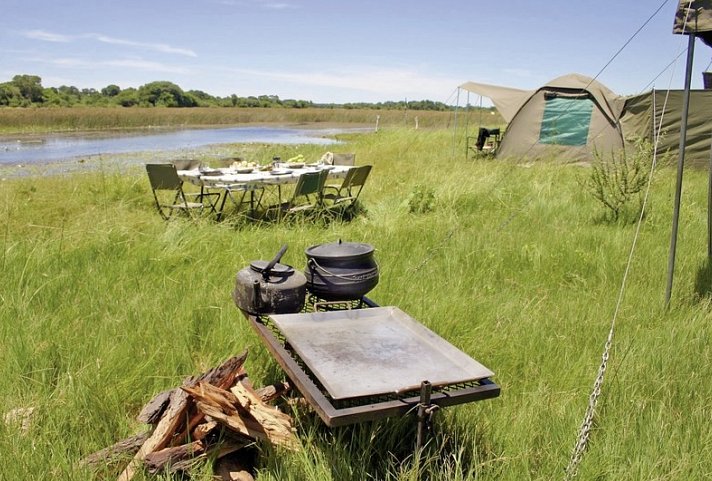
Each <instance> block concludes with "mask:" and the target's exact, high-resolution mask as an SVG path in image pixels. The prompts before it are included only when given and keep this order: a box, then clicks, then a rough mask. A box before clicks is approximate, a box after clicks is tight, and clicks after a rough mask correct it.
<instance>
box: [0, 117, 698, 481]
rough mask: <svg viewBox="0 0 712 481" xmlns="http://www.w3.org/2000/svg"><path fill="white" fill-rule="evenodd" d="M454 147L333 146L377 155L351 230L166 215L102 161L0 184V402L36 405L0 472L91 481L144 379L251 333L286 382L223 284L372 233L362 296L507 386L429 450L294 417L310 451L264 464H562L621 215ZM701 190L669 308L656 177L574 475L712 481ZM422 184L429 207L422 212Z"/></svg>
mask: <svg viewBox="0 0 712 481" xmlns="http://www.w3.org/2000/svg"><path fill="white" fill-rule="evenodd" d="M452 139H453V136H452V132H451V131H450V130H445V129H443V130H419V131H414V130H401V129H384V130H382V131H381V132H379V133H368V134H360V135H353V136H349V137H348V138H347V141H348V143H347V144H346V145H344V146H342V147H343V149H342V150H343V151H353V152H356V153H357V161H358V163H359V164H366V163H370V164H373V165H374V169H373V171H372V173H371V178H370V179H369V182H368V184H367V186H366V188H365V189H364V192H363V194H362V197H363V204H364V206H365V207H366V209H367V214H366V215H365V216H361V217H358V218H356V219H355V220H353V221H352V222H350V223H330V224H327V225H324V224H322V223H309V222H304V223H291V224H282V225H251V224H244V223H239V222H237V223H236V222H231V221H228V222H224V223H221V224H216V223H214V222H213V221H211V220H210V219H207V218H206V219H199V220H197V221H189V220H177V221H172V222H168V223H166V222H163V221H161V220H160V218H159V217H158V215H157V213H156V212H155V211H154V208H153V205H152V203H151V202H152V198H151V193H150V190H149V188H148V182H147V179H146V176H145V173H144V171H143V170H142V168H141V167H135V168H133V169H132V170H130V171H129V172H128V173H127V172H125V171H124V170H121V171H119V169H118V168H115V167H114V166H112V164H111V163H110V162H108V161H107V160H106V159H104V160H103V163H102V169H101V170H100V171H99V172H94V173H86V174H73V175H67V176H57V177H32V178H22V179H13V180H5V181H3V182H2V183H0V209H1V212H2V219H3V220H2V224H0V244H1V245H2V252H1V254H0V255H1V257H0V264H1V265H2V273H3V282H2V283H1V284H0V304H1V305H2V309H0V353H2V362H0V411H2V413H5V412H7V411H9V410H11V409H14V408H20V407H35V408H36V410H35V414H34V416H33V418H32V423H31V426H30V430H29V431H28V432H27V433H26V434H22V433H21V432H20V430H19V429H18V428H17V427H16V426H15V425H5V424H4V423H0V458H2V459H3V467H2V469H0V479H2V480H3V481H4V480H5V479H7V480H19V479H28V480H29V479H42V478H49V477H52V478H55V479H67V480H80V479H82V480H83V479H92V474H91V473H89V472H87V471H84V470H82V469H81V468H79V467H77V466H76V463H77V461H78V460H79V459H80V458H82V457H83V456H85V455H87V454H89V453H91V452H93V451H96V450H99V449H101V448H103V447H105V446H108V445H109V444H112V443H113V442H115V441H117V440H119V439H122V438H124V437H127V436H129V435H131V434H134V433H135V432H136V431H137V430H139V429H142V426H141V425H139V424H138V423H137V422H136V421H135V420H134V417H135V415H136V414H138V411H139V409H140V408H141V406H143V404H144V403H145V402H147V401H148V400H149V399H150V398H151V397H152V395H153V394H155V393H157V392H158V391H160V390H163V389H166V388H168V387H173V386H175V385H176V384H178V383H179V382H180V381H181V380H182V379H183V378H184V377H185V376H187V375H189V374H194V373H198V372H201V371H202V370H204V369H206V368H208V367H210V366H213V365H215V364H217V363H219V362H220V361H222V360H224V359H225V358H227V357H228V356H230V355H233V354H237V353H239V352H241V351H242V350H244V349H245V348H247V349H249V350H250V355H249V357H248V360H247V364H246V368H247V370H248V372H249V373H250V375H251V377H252V379H253V382H255V383H256V384H263V383H267V382H272V381H275V380H277V379H279V378H280V376H281V373H280V370H279V368H278V366H277V365H276V363H275V361H273V360H272V358H271V357H270V355H269V354H268V352H267V351H266V349H265V348H264V347H263V345H262V344H261V343H260V341H259V339H258V338H257V336H256V335H255V334H254V333H253V332H252V331H251V329H250V328H249V326H248V325H247V323H246V321H245V320H244V319H243V318H242V317H241V315H240V314H239V313H238V311H237V309H236V308H235V306H234V305H233V303H232V300H231V298H230V294H231V291H232V288H233V282H234V276H235V274H236V272H237V271H238V270H240V269H241V268H243V267H244V266H245V265H247V263H248V262H249V261H250V260H253V259H266V258H270V257H271V256H272V255H273V254H274V253H275V252H276V251H277V250H278V249H279V246H280V245H281V244H282V243H284V242H287V243H289V246H290V247H289V250H288V251H287V254H286V255H285V257H284V261H285V262H287V263H289V264H292V265H294V266H295V267H297V268H303V267H304V263H305V258H304V254H303V251H304V249H305V248H306V247H308V246H310V245H313V244H317V243H322V242H330V241H334V240H336V239H344V240H350V241H364V242H368V243H371V244H373V245H374V246H375V247H376V249H377V250H376V257H377V260H378V262H379V264H380V268H381V282H380V283H379V285H378V286H377V287H376V289H375V290H374V291H373V292H372V293H371V297H372V298H373V299H374V300H375V301H376V302H378V303H380V304H382V305H397V306H399V307H400V308H402V309H403V310H405V311H406V312H408V313H409V314H410V315H412V316H413V317H415V318H416V319H418V320H419V321H421V322H422V323H424V324H425V325H426V326H428V327H430V328H431V329H433V330H434V331H435V332H437V333H438V334H440V335H441V336H443V337H444V338H445V339H447V340H449V341H450V342H452V343H453V344H455V345H456V346H458V347H459V348H461V349H462V350H464V351H465V352H467V353H469V354H470V355H472V356H473V357H474V358H476V359H477V360H479V361H480V362H482V363H483V364H485V365H486V366H488V367H489V368H491V369H492V370H494V371H495V372H496V375H495V378H494V379H495V381H496V382H497V383H499V384H500V385H501V387H502V395H501V397H499V398H497V399H493V400H487V401H483V402H479V403H472V404H467V405H462V406H456V407H451V408H447V409H444V410H443V411H441V412H440V413H438V414H437V417H436V428H435V438H434V439H433V441H432V449H431V450H430V451H428V452H426V459H425V460H424V462H422V463H420V465H418V463H415V462H414V461H413V459H412V458H411V457H409V456H410V455H411V454H412V444H413V442H414V436H413V423H412V422H408V421H399V420H390V421H387V422H379V423H368V424H365V425H360V426H352V427H347V428H340V429H334V430H328V429H326V428H324V427H323V426H322V425H321V423H320V422H319V421H318V420H315V419H314V416H313V415H310V414H308V413H296V414H297V415H298V435H299V437H300V439H301V440H302V443H303V445H304V450H303V451H301V452H299V453H296V454H292V453H284V452H274V451H272V450H270V449H268V448H264V451H263V452H262V453H261V456H260V459H261V463H262V464H261V466H260V472H259V475H260V479H266V480H322V479H334V480H363V479H377V480H380V479H387V480H416V479H423V478H427V479H432V480H436V479H453V480H460V479H463V480H465V479H467V480H472V479H478V480H498V481H500V480H526V479H531V480H540V479H541V480H543V479H547V480H549V479H562V478H563V470H564V468H565V467H566V464H567V463H568V460H569V457H570V453H571V449H572V447H573V445H574V442H575V439H576V434H577V431H578V428H579V425H580V423H581V420H582V417H583V414H584V411H585V409H586V406H587V403H588V396H589V392H590V389H591V386H592V383H593V380H594V377H595V374H596V370H597V367H598V364H599V362H600V356H601V352H602V349H603V344H604V341H605V338H606V335H607V333H608V329H609V325H610V321H611V318H612V315H613V312H614V309H615V304H616V299H617V296H618V292H619V288H620V284H621V280H622V276H623V273H624V270H625V266H626V260H627V257H628V253H629V250H630V246H631V243H632V240H633V235H634V232H635V226H633V225H614V224H608V223H604V222H601V221H599V220H598V219H599V218H600V215H601V213H602V212H601V210H600V207H599V206H598V205H597V204H596V202H595V200H594V199H593V198H592V197H590V196H589V195H588V194H586V193H585V192H582V190H581V189H580V187H579V186H578V183H577V181H576V179H577V177H578V176H581V175H586V174H587V170H586V168H581V167H573V166H562V165H558V164H556V163H554V162H551V163H547V162H541V163H537V164H534V165H527V166H526V167H525V166H523V165H516V164H513V163H507V162H502V161H496V160H477V161H472V160H464V159H463V158H462V152H464V147H461V146H457V147H456V148H455V149H453V145H452ZM285 149H296V148H295V147H291V146H290V147H285ZM319 149H322V147H314V146H312V147H303V149H302V152H304V153H305V155H307V157H314V156H315V155H317V154H318V153H319ZM453 152H455V155H454V156H453V155H452V154H453ZM206 155H208V156H209V155H210V154H209V153H207V154H206ZM706 183H707V180H706V173H704V172H700V171H693V170H690V171H688V172H686V177H685V190H684V196H683V206H682V210H681V215H682V217H681V222H680V225H681V231H680V237H679V242H678V263H677V271H676V277H675V288H674V295H673V300H672V303H671V306H670V309H669V310H666V309H665V308H664V306H663V297H664V288H665V274H666V266H667V254H668V246H669V240H670V239H669V235H670V219H671V210H672V206H671V204H672V197H673V189H674V171H673V169H672V168H665V169H663V170H661V171H660V172H659V173H658V174H657V179H656V182H655V184H654V189H653V192H652V198H651V203H650V205H651V211H650V212H649V214H648V215H647V217H646V219H645V223H644V225H643V227H642V230H641V237H640V239H639V241H638V245H637V248H636V251H635V255H634V258H633V264H632V268H631V273H630V277H629V280H628V284H627V288H626V292H625V297H624V300H623V303H622V308H621V311H620V314H619V317H618V321H617V331H616V337H615V343H614V348H613V352H612V356H611V360H610V363H609V369H608V373H607V377H606V380H605V383H604V386H603V394H602V396H601V399H600V401H599V411H598V413H597V416H596V422H595V427H594V430H593V432H592V434H591V440H590V444H589V449H588V451H587V452H586V454H585V456H584V459H583V462H582V465H581V468H580V476H579V478H580V479H599V480H616V481H619V480H640V479H666V480H667V479H705V478H709V477H710V476H711V475H712V452H711V451H712V423H711V422H710V419H711V418H710V417H711V416H712V407H711V406H712V404H711V403H710V399H711V398H712V383H711V382H710V377H711V376H712V347H711V345H710V342H709V333H710V326H709V322H710V318H711V316H710V305H711V302H710V294H709V293H710V290H711V289H712V279H711V278H710V268H709V266H708V264H707V260H706V206H707V203H706ZM423 185H425V186H428V187H429V188H430V189H432V191H433V193H434V199H435V201H434V208H433V210H432V211H430V212H425V213H419V214H412V213H410V212H409V209H408V202H407V199H408V197H409V195H410V194H411V193H413V192H414V191H416V190H418V189H422V187H419V186H423ZM207 473H208V471H207V470H206V471H205V473H203V474H202V475H201V476H199V479H209V476H208V474H207ZM110 478H111V476H109V477H108V478H107V479H110ZM138 479H140V477H139V478H138Z"/></svg>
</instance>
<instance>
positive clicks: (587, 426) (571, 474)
mask: <svg viewBox="0 0 712 481" xmlns="http://www.w3.org/2000/svg"><path fill="white" fill-rule="evenodd" d="M663 4H664V3H663ZM691 4H692V1H691V0H690V1H689V3H688V8H689V7H690V5H691ZM660 8H662V5H661V6H660V7H659V8H658V10H656V12H655V14H653V15H656V14H657V13H658V12H659V11H660ZM651 18H652V16H651ZM649 21H650V19H648V20H647V21H646V23H647V22H649ZM686 23H687V18H685V22H684V23H683V30H684V29H685V26H686ZM636 34H637V32H636ZM676 60H677V59H676ZM670 80H671V81H672V75H671V76H670ZM669 94H670V88H669V87H668V92H667V94H666V95H665V103H664V105H663V109H662V111H663V116H664V112H665V106H666V105H667V101H668V95H669ZM662 125H663V119H662V117H661V119H660V128H659V129H658V131H657V135H656V136H655V148H654V150H653V161H652V163H651V165H650V173H649V174H648V183H647V186H646V188H645V195H644V196H643V205H642V206H641V209H640V216H639V217H638V223H637V225H636V228H635V235H634V236H633V243H632V244H631V247H630V252H629V253H628V262H627V263H626V268H625V272H624V274H623V281H622V282H621V288H620V291H619V293H618V301H617V302H616V308H615V312H614V313H613V319H612V320H611V329H610V330H609V331H608V338H607V339H606V344H605V348H604V349H603V355H602V356H601V365H600V366H599V367H598V375H597V376H596V380H595V381H594V382H593V391H592V392H591V395H590V396H589V398H588V408H587V409H586V415H585V416H584V418H583V422H582V423H581V428H580V429H579V435H578V439H577V440H576V446H575V447H574V450H573V453H572V454H571V459H570V460H569V464H568V466H567V467H566V472H565V476H564V481H571V480H572V479H573V478H575V477H576V474H577V473H578V467H579V464H580V463H581V457H582V456H583V453H584V451H585V450H586V446H587V444H588V438H589V435H590V433H591V428H592V426H593V417H594V415H595V414H596V404H597V403H598V398H599V396H600V395H601V385H602V384H603V378H604V376H605V374H606V368H607V367H608V357H609V355H610V351H611V346H612V345H613V332H614V329H615V325H616V319H617V318H618V312H619V311H620V307H621V303H622V302H623V295H624V293H625V286H626V283H627V280H628V274H629V272H630V267H631V264H632V261H633V253H634V252H635V247H636V245H637V243H638V237H639V236H640V228H641V226H642V224H643V217H644V215H645V211H646V207H647V205H648V199H649V197H650V186H651V185H652V180H653V174H654V172H655V167H656V166H657V161H658V159H657V155H658V143H659V142H660V133H661V131H662Z"/></svg>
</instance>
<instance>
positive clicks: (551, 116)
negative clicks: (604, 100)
mask: <svg viewBox="0 0 712 481" xmlns="http://www.w3.org/2000/svg"><path fill="white" fill-rule="evenodd" d="M591 112H593V101H591V99H589V98H580V97H579V98H566V97H550V98H546V105H545V107H544V117H543V119H542V121H541V130H540V131H539V142H540V143H542V144H555V145H586V140H587V139H588V128H589V125H590V124H591Z"/></svg>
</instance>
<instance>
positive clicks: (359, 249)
mask: <svg viewBox="0 0 712 481" xmlns="http://www.w3.org/2000/svg"><path fill="white" fill-rule="evenodd" d="M373 250H374V249H373V246H372V245H371V244H365V243H361V242H342V241H341V240H339V241H338V242H330V243H328V244H318V245H315V246H311V247H309V248H307V249H306V250H305V251H304V252H305V253H306V255H307V257H321V258H343V257H351V256H362V255H367V254H371V253H372V252H373Z"/></svg>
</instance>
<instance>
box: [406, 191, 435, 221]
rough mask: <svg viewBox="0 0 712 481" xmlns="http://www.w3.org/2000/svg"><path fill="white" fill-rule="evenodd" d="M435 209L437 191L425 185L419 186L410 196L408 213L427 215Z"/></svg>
mask: <svg viewBox="0 0 712 481" xmlns="http://www.w3.org/2000/svg"><path fill="white" fill-rule="evenodd" d="M434 208H435V191H434V190H433V189H432V188H430V187H428V186H425V185H422V184H418V185H416V186H415V188H414V189H413V192H411V194H410V196H408V212H410V213H411V214H425V213H426V212H430V211H432V210H433V209H434Z"/></svg>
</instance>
